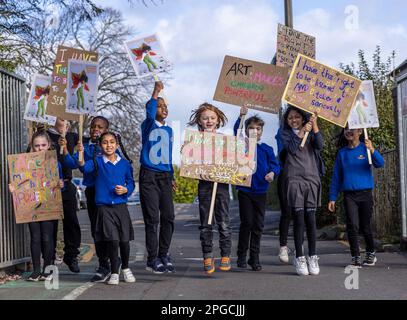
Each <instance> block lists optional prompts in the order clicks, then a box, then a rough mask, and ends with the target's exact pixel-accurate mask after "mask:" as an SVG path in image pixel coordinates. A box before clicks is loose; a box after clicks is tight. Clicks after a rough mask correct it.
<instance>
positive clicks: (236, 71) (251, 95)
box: [213, 56, 288, 113]
mask: <svg viewBox="0 0 407 320" xmlns="http://www.w3.org/2000/svg"><path fill="white" fill-rule="evenodd" d="M287 74H288V69H287V68H283V67H277V66H274V65H271V64H267V63H261V62H257V61H252V60H246V59H241V58H237V57H232V56H225V59H224V61H223V66H222V70H221V72H220V76H219V80H218V84H217V86H216V90H215V95H214V97H213V99H214V100H216V101H221V102H226V103H230V104H234V105H237V106H243V105H247V107H249V108H251V109H256V110H260V111H265V112H271V113H278V110H279V109H280V106H281V97H282V96H283V92H284V88H285V84H286V81H287V78H288V76H287Z"/></svg>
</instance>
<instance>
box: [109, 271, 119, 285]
mask: <svg viewBox="0 0 407 320" xmlns="http://www.w3.org/2000/svg"><path fill="white" fill-rule="evenodd" d="M107 284H119V274H117V273H112V274H111V276H110V279H109V281H108V282H107Z"/></svg>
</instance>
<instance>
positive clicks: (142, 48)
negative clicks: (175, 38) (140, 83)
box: [124, 34, 172, 78]
mask: <svg viewBox="0 0 407 320" xmlns="http://www.w3.org/2000/svg"><path fill="white" fill-rule="evenodd" d="M124 46H125V47H126V51H127V54H128V55H129V59H130V61H131V64H132V65H133V68H134V71H135V72H136V74H137V76H138V77H139V78H143V77H147V76H152V75H155V74H158V73H162V72H168V71H170V70H171V69H172V63H171V62H170V61H169V60H168V58H167V57H166V55H165V53H164V50H163V47H162V45H161V42H160V40H159V38H158V36H157V35H156V34H153V35H150V36H147V37H143V38H136V39H132V40H129V41H125V42H124Z"/></svg>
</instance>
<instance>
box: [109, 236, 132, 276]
mask: <svg viewBox="0 0 407 320" xmlns="http://www.w3.org/2000/svg"><path fill="white" fill-rule="evenodd" d="M106 243H107V253H108V256H109V259H110V265H111V268H112V273H119V268H120V261H119V248H120V258H121V260H122V261H121V268H122V269H127V268H128V267H129V258H130V242H129V241H120V242H119V241H106Z"/></svg>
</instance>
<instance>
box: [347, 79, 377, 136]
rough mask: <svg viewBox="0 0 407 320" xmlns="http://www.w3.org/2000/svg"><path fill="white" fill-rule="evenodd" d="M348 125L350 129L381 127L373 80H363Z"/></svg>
mask: <svg viewBox="0 0 407 320" xmlns="http://www.w3.org/2000/svg"><path fill="white" fill-rule="evenodd" d="M348 125H349V128H350V129H363V128H378V127H379V117H378V116H377V108H376V100H375V96H374V87H373V81H372V80H365V81H362V84H361V85H360V89H359V92H358V95H357V97H356V102H355V105H354V106H353V108H352V110H351V112H350V115H349V119H348Z"/></svg>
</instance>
